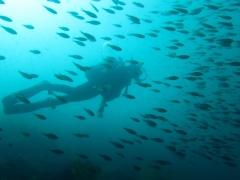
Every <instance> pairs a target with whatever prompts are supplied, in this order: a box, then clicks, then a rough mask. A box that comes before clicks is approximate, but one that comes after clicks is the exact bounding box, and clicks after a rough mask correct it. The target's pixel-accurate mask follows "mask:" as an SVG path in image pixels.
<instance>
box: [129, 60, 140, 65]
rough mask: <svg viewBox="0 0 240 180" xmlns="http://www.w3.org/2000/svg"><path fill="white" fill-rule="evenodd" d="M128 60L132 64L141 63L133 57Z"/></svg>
mask: <svg viewBox="0 0 240 180" xmlns="http://www.w3.org/2000/svg"><path fill="white" fill-rule="evenodd" d="M127 62H129V63H130V64H135V65H137V64H139V62H138V61H136V60H133V59H131V60H127Z"/></svg>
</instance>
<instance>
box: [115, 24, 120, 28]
mask: <svg viewBox="0 0 240 180" xmlns="http://www.w3.org/2000/svg"><path fill="white" fill-rule="evenodd" d="M113 25H114V26H116V27H119V28H120V27H122V25H120V24H113Z"/></svg>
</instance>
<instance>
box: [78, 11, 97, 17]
mask: <svg viewBox="0 0 240 180" xmlns="http://www.w3.org/2000/svg"><path fill="white" fill-rule="evenodd" d="M82 11H83V12H85V13H86V14H87V15H88V16H90V17H92V18H97V15H96V14H94V13H92V12H91V11H87V10H84V9H82Z"/></svg>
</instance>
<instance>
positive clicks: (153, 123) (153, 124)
mask: <svg viewBox="0 0 240 180" xmlns="http://www.w3.org/2000/svg"><path fill="white" fill-rule="evenodd" d="M143 121H144V122H146V123H147V125H148V126H150V127H153V128H155V127H156V126H157V123H155V122H154V121H151V120H143Z"/></svg>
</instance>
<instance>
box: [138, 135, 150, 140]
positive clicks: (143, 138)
mask: <svg viewBox="0 0 240 180" xmlns="http://www.w3.org/2000/svg"><path fill="white" fill-rule="evenodd" d="M137 136H138V137H139V138H141V139H142V140H148V137H147V136H144V135H137Z"/></svg>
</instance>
